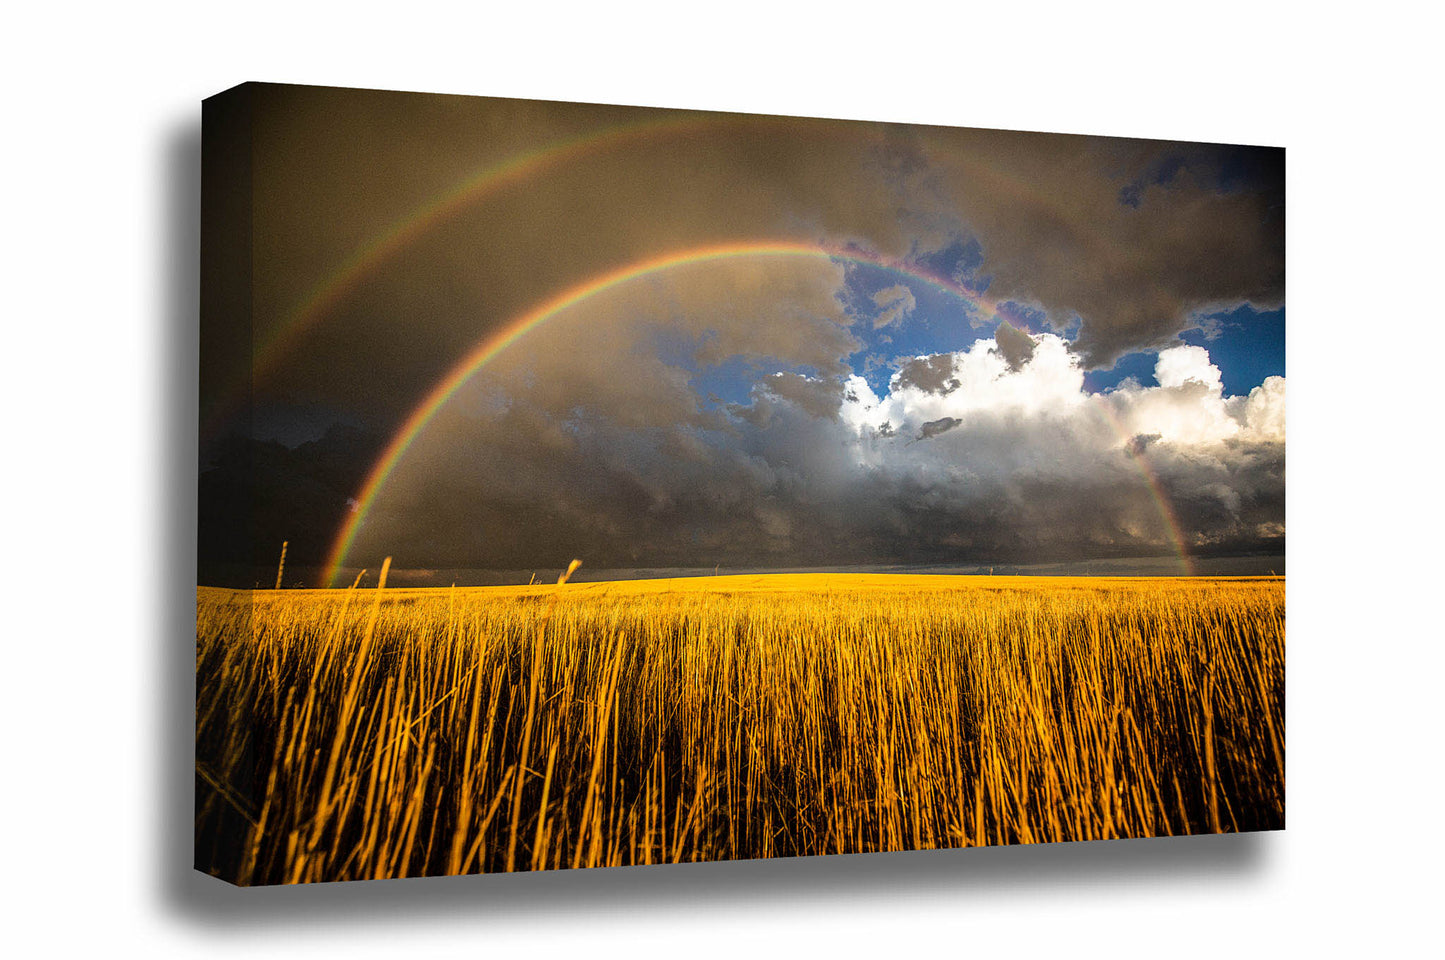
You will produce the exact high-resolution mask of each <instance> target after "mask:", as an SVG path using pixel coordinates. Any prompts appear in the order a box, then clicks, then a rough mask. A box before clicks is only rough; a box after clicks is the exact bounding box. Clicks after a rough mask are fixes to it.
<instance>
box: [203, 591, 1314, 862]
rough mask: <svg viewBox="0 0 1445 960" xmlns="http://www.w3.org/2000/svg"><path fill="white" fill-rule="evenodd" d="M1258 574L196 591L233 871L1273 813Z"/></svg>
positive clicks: (926, 842)
mask: <svg viewBox="0 0 1445 960" xmlns="http://www.w3.org/2000/svg"><path fill="white" fill-rule="evenodd" d="M1284 593H1285V589H1284V581H1283V579H1282V578H1281V579H1274V578H1267V579H1266V578H1261V579H1171V578H1160V579H1148V578H1116V579H1105V578H1034V577H1027V578H1025V577H1018V578H1014V577H934V576H927V577H925V576H896V575H861V574H860V575H842V574H838V575H834V574H828V575H816V574H810V575H772V576H742V577H726V576H725V577H706V578H696V579H679V580H653V581H632V582H617V583H597V584H567V585H565V586H557V585H548V586H534V587H520V588H467V589H456V588H453V589H440V590H436V589H429V590H404V589H386V590H376V589H371V590H367V589H352V590H331V591H322V590H316V591H303V590H296V591H232V590H222V589H212V588H200V589H199V590H198V593H197V601H198V610H197V660H196V672H197V677H196V679H197V729H196V755H197V807H196V858H197V866H198V867H199V868H201V869H203V870H206V871H208V872H211V873H214V874H216V875H218V876H221V877H223V878H226V879H228V880H231V881H234V882H237V883H242V884H267V883H304V882H313V881H323V880H349V879H364V878H380V877H408V876H427V875H436V874H460V873H474V872H488V871H507V870H540V869H556V868H567V867H594V866H611V865H624V864H647V863H670V862H676V861H689V860H718V859H728V858H748V857H777V856H806V855H813V854H829V853H855V852H864V851H880V850H913V849H924V848H933V847H961V846H972V845H980V844H1008V843H1035V842H1045V841H1059V840H1089V839H1101V838H1110V837H1145V836H1159V835H1166V834H1184V833H1202V832H1221V831H1236V830H1261V829H1277V828H1280V827H1283V825H1284V796H1285V790H1284V749H1285V729H1284Z"/></svg>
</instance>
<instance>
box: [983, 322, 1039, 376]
mask: <svg viewBox="0 0 1445 960" xmlns="http://www.w3.org/2000/svg"><path fill="white" fill-rule="evenodd" d="M993 339H994V342H995V343H997V344H998V352H999V353H1000V354H1001V355H1002V356H1003V358H1004V360H1006V361H1008V365H1009V369H1010V370H1014V371H1017V370H1020V369H1022V367H1023V365H1024V364H1026V363H1028V362H1029V360H1030V359H1032V358H1033V355H1034V340H1033V337H1030V336H1029V335H1028V334H1026V333H1024V332H1023V331H1021V330H1018V329H1016V328H1014V327H1012V326H1010V325H1009V324H1008V323H1007V322H1004V323H1000V324H999V325H998V329H997V330H995V331H994V334H993Z"/></svg>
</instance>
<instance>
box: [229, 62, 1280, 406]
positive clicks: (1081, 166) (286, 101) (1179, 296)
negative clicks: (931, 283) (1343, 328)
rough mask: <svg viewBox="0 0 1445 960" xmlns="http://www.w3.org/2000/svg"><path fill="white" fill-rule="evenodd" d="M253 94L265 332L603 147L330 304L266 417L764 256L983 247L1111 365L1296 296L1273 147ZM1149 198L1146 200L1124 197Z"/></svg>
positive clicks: (896, 301)
mask: <svg viewBox="0 0 1445 960" xmlns="http://www.w3.org/2000/svg"><path fill="white" fill-rule="evenodd" d="M255 89H256V91H257V94H256V98H257V106H256V113H255V120H254V144H253V152H254V156H255V158H256V159H255V164H254V170H253V183H254V191H255V197H254V201H255V202H254V204H253V210H254V223H253V225H252V226H253V231H254V236H253V248H254V250H255V271H254V283H253V296H254V306H255V318H256V324H257V328H258V333H259V334H260V337H261V339H262V340H265V339H266V337H267V336H268V335H269V334H270V333H272V332H274V331H275V330H276V329H277V328H278V327H280V326H281V325H284V324H287V323H290V322H292V320H293V318H294V316H295V312H296V309H297V307H298V306H299V305H302V304H305V303H306V302H307V301H308V297H311V296H312V295H313V294H314V293H315V292H316V291H317V290H318V289H321V288H323V287H325V285H326V284H327V283H328V282H329V281H331V280H334V279H335V278H336V277H338V276H347V275H348V270H349V265H350V264H354V263H355V262H358V258H360V260H362V261H365V259H366V255H367V254H368V253H369V252H370V251H372V250H373V249H374V248H375V244H376V241H377V238H379V237H386V236H388V235H389V234H388V232H389V231H393V230H394V229H395V228H396V227H397V226H398V225H401V224H406V223H408V222H409V221H412V220H414V219H415V215H416V213H417V211H427V210H428V209H430V208H431V207H430V205H435V204H436V203H437V202H438V200H439V199H440V198H445V197H447V196H448V195H450V193H451V192H452V191H454V190H455V189H456V188H457V187H458V186H459V185H462V184H465V183H467V182H468V181H469V180H470V179H472V178H476V177H477V175H478V173H479V172H483V171H486V170H488V169H494V168H496V167H497V165H498V164H500V163H502V162H504V161H506V160H508V159H509V158H514V157H518V156H525V155H526V154H527V153H528V152H529V151H535V150H537V149H538V148H539V147H542V146H546V145H548V144H559V143H561V144H568V143H577V142H582V143H583V144H584V146H582V147H580V148H575V149H573V150H572V151H571V152H565V151H564V152H562V153H560V154H556V155H555V156H554V157H553V159H552V160H550V161H549V162H548V163H547V164H545V165H542V166H539V167H536V168H527V167H524V168H523V169H524V171H527V173H526V175H519V176H517V177H515V178H514V179H513V180H510V181H507V182H506V183H504V184H502V185H500V186H497V187H496V188H495V189H492V190H490V191H489V192H487V193H486V194H485V195H484V196H482V197H480V198H478V199H476V200H475V201H474V202H470V203H466V204H460V205H457V206H456V207H455V208H454V209H451V210H450V212H449V213H448V214H447V215H446V216H444V217H440V218H436V219H434V220H433V221H429V222H428V223H427V225H425V226H424V227H419V228H417V229H416V230H415V231H414V232H413V233H410V234H406V236H407V240H406V242H405V243H400V244H397V245H395V246H394V248H388V250H387V252H386V253H385V255H384V256H380V257H378V258H377V259H376V260H375V262H374V263H371V264H370V265H369V266H368V267H367V268H366V269H365V270H363V271H360V272H359V273H357V274H356V275H355V276H354V277H353V278H352V279H351V280H349V281H347V282H345V283H343V284H341V285H339V286H338V287H337V288H335V290H334V291H333V292H334V293H335V294H336V295H335V296H334V297H333V298H332V299H330V300H327V301H324V302H323V303H322V309H320V310H319V311H318V314H319V317H318V318H317V319H316V322H315V323H314V325H313V327H312V328H311V332H310V333H309V334H308V335H306V336H305V337H302V338H301V339H300V340H299V342H297V343H296V345H295V350H294V352H293V353H292V355H291V356H289V357H288V358H286V360H285V361H284V362H283V363H281V364H279V365H278V366H277V368H276V369H275V370H271V371H263V375H264V379H263V381H262V384H261V385H262V388H263V391H264V392H265V399H267V400H268V401H270V402H277V403H295V404H301V403H306V402H322V403H328V404H332V405H337V406H344V407H346V408H348V409H352V410H356V411H360V412H362V413H365V414H366V415H368V416H369V417H371V418H372V419H373V420H376V421H381V420H384V419H386V418H388V417H399V416H400V415H401V412H402V408H404V406H405V405H406V404H407V403H408V402H410V401H412V400H414V399H415V398H416V397H417V396H418V395H419V393H420V392H422V391H423V390H424V388H425V386H426V385H427V384H428V383H429V382H431V381H433V380H435V379H436V378H437V377H439V376H440V375H441V374H442V373H443V372H444V371H445V370H446V368H447V366H448V365H449V364H450V363H451V362H452V361H453V360H454V359H455V358H456V357H457V356H459V355H461V354H462V353H463V352H465V351H466V350H467V349H468V348H470V347H471V346H473V345H475V344H476V343H478V342H480V341H481V340H483V339H484V338H485V337H486V336H487V335H488V333H489V332H491V331H493V330H495V329H497V328H498V327H499V326H500V325H502V324H505V323H506V322H508V321H509V320H510V319H512V318H514V317H516V316H517V315H519V314H521V313H522V312H524V311H526V310H527V309H529V308H531V307H533V306H535V305H537V304H538V303H540V302H542V301H544V300H545V299H547V298H548V297H549V296H552V295H555V294H556V293H557V292H559V291H560V290H564V289H566V288H567V287H569V286H570V285H573V284H577V283H580V282H582V281H584V280H586V279H588V278H591V277H595V276H598V275H600V274H602V273H604V272H606V271H609V270H615V269H617V268H618V267H622V266H625V265H627V264H630V263H635V262H639V261H642V260H645V259H646V258H648V257H652V256H656V255H658V254H661V253H666V252H675V251H679V250H685V249H689V248H694V247H699V246H704V245H710V244H717V243H725V242H733V241H749V240H756V239H759V238H770V239H782V240H790V241H802V242H826V243H832V244H853V245H856V246H858V247H859V248H860V249H862V250H865V251H874V252H877V253H880V254H883V255H889V256H895V257H908V256H918V257H923V256H925V255H926V254H927V253H928V251H930V250H940V249H944V248H951V247H952V246H954V245H958V244H963V246H962V247H959V248H958V249H964V250H967V251H972V253H973V255H974V258H973V259H972V260H970V261H969V263H970V264H974V266H973V267H972V272H973V274H974V275H976V277H978V278H987V279H988V280H989V282H990V286H989V288H988V289H989V295H990V296H993V297H999V296H1001V295H1006V296H1012V297H1016V298H1018V299H1019V300H1021V301H1026V302H1031V303H1038V304H1040V305H1041V306H1042V307H1043V308H1045V309H1046V310H1048V311H1049V315H1050V316H1051V317H1052V318H1054V320H1055V322H1058V323H1063V322H1067V320H1068V319H1069V317H1070V316H1071V315H1072V314H1073V313H1077V314H1078V315H1079V316H1080V317H1081V319H1082V328H1081V330H1080V334H1079V341H1078V343H1077V345H1076V346H1077V349H1078V350H1079V351H1080V352H1081V354H1082V355H1084V356H1085V358H1086V360H1087V361H1088V363H1090V364H1091V365H1097V364H1107V363H1108V362H1110V361H1111V360H1112V358H1113V357H1115V356H1117V355H1118V354H1119V353H1121V352H1126V351H1129V350H1139V349H1145V348H1153V347H1158V346H1160V345H1162V344H1165V343H1167V342H1169V341H1170V340H1171V338H1172V337H1173V336H1174V334H1175V333H1176V332H1177V331H1178V330H1180V329H1182V328H1183V327H1184V326H1185V325H1187V323H1188V316H1189V314H1190V312H1191V311H1192V310H1193V309H1195V308H1196V307H1198V306H1199V305H1202V304H1209V303H1230V302H1236V301H1238V300H1241V299H1255V300H1257V301H1260V302H1265V301H1271V300H1277V299H1278V297H1279V296H1280V293H1281V291H1282V282H1283V245H1282V236H1283V233H1282V230H1283V226H1282V220H1283V218H1282V210H1281V209H1279V208H1278V207H1279V204H1280V203H1281V202H1282V198H1281V192H1282V180H1281V176H1280V171H1279V167H1280V163H1279V162H1278V157H1279V156H1280V153H1279V151H1250V150H1248V149H1241V148H1230V149H1228V150H1225V149H1224V148H1213V147H1210V146H1208V145H1187V144H1186V145H1180V144H1157V143H1153V142H1147V141H1115V140H1107V139H1100V138H1087V137H1065V136H1053V135H1041V134H1018V133H1002V132H995V131H973V130H950V129H946V128H924V127H909V126H902V125H883V124H854V123H846V122H839V121H822V120H785V119H778V118H766V117H745V116H730V115H702V114H688V113H686V112H681V111H678V112H669V111H648V110H641V109H636V108H621V107H599V106H590V105H579V104H558V103H544V102H534V101H510V100H494V99H485V98H468V97H442V96H423V95H408V94H396V93H388V92H383V91H331V90H326V89H324V88H305V87H279V86H267V85H262V86H259V87H256V88H255ZM649 124H651V125H652V128H649V129H647V130H645V131H644V132H639V133H634V134H626V135H623V136H614V137H613V139H611V140H608V139H606V138H605V137H604V138H603V139H602V140H600V141H599V142H597V143H595V144H592V145H590V146H589V145H586V144H587V143H588V138H589V137H595V136H596V135H598V134H602V133H605V132H606V131H616V130H618V129H624V128H628V127H629V126H631V127H641V128H647V127H648V125H649ZM1172 156H1182V157H1184V158H1185V159H1184V160H1181V161H1180V162H1179V163H1177V164H1173V163H1170V162H1168V160H1169V158H1170V157H1172ZM1165 171H1167V172H1168V176H1165V175H1164V172H1165ZM1131 184H1132V185H1134V186H1135V187H1136V189H1135V190H1134V192H1133V193H1131V194H1130V196H1131V197H1135V196H1136V195H1137V197H1136V199H1137V202H1133V203H1123V202H1120V199H1119V194H1120V190H1121V189H1122V188H1123V187H1124V186H1126V185H1131ZM955 266H958V265H955ZM960 268H961V267H960ZM840 283H841V280H840ZM883 294H888V296H887V297H886V298H885V300H886V302H883V301H880V304H881V305H882V306H883V307H884V309H883V312H882V313H881V314H879V317H878V322H880V323H885V324H887V325H890V326H896V325H897V324H898V323H899V322H903V318H904V317H906V316H907V315H908V313H909V310H910V303H909V301H910V300H912V298H913V295H912V293H911V291H909V290H908V288H907V287H895V288H893V289H892V291H891V292H890V291H883V293H882V294H880V296H882V295H883ZM378 370H383V371H384V375H383V376H377V375H376V373H377V371H378ZM361 383H365V384H366V389H364V390H362V389H358V384H361Z"/></svg>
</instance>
